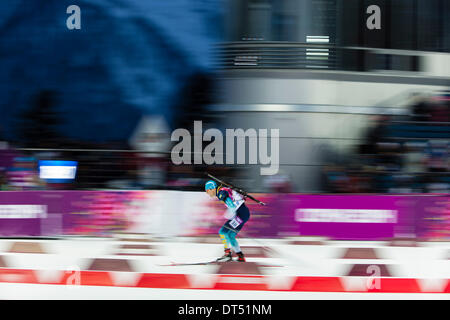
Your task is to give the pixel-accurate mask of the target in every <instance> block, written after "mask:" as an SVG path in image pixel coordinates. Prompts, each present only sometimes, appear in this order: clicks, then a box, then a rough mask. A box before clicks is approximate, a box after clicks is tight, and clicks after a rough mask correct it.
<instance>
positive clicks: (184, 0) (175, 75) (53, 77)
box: [0, 0, 222, 142]
mask: <svg viewBox="0 0 450 320" xmlns="http://www.w3.org/2000/svg"><path fill="white" fill-rule="evenodd" d="M72 4H75V5H78V6H79V7H80V8H81V30H68V29H67V27H66V20H67V18H68V17H69V14H67V13H66V8H67V7H68V6H69V5H72ZM221 22H222V3H221V1H217V0H71V1H66V0H31V1H30V0H3V1H1V2H0V112H1V117H0V125H1V126H2V127H3V131H4V135H5V136H6V137H7V138H9V139H12V138H14V137H17V134H18V133H17V128H18V125H17V123H18V122H17V121H18V115H19V114H20V113H21V112H23V110H25V109H26V108H29V107H30V101H31V99H32V98H33V96H34V95H36V94H37V93H38V92H39V91H41V90H44V89H50V90H55V91H56V92H57V105H56V107H57V109H58V111H59V112H61V113H62V115H63V117H64V121H65V122H66V124H65V125H64V126H61V132H62V134H64V135H68V136H69V137H71V138H75V139H85V140H90V141H97V142H102V141H109V140H121V139H125V138H126V137H127V136H128V135H129V134H130V133H131V132H132V130H133V128H134V126H135V125H136V123H137V121H138V119H139V117H140V115H141V114H142V113H146V114H163V115H164V116H165V117H166V118H167V120H168V121H169V123H170V120H171V119H172V118H173V116H174V114H175V113H176V112H179V111H177V110H174V108H173V106H174V105H175V104H176V100H177V99H180V97H179V95H178V93H179V91H180V88H181V87H182V86H184V85H185V82H186V81H187V79H188V77H189V76H190V75H191V74H194V73H196V72H203V71H206V72H208V71H210V70H211V65H212V61H211V50H210V49H211V46H212V45H213V44H214V42H215V41H218V40H221V33H222V32H221V30H222V25H221Z"/></svg>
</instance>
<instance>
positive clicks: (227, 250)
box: [217, 227, 232, 261]
mask: <svg viewBox="0 0 450 320" xmlns="http://www.w3.org/2000/svg"><path fill="white" fill-rule="evenodd" d="M228 231H229V230H228V229H226V228H225V227H222V228H220V230H219V236H220V239H221V240H222V243H223V246H224V250H225V254H224V255H223V256H222V257H220V258H219V259H217V261H231V259H232V258H231V249H230V243H229V241H228V239H227V232H228Z"/></svg>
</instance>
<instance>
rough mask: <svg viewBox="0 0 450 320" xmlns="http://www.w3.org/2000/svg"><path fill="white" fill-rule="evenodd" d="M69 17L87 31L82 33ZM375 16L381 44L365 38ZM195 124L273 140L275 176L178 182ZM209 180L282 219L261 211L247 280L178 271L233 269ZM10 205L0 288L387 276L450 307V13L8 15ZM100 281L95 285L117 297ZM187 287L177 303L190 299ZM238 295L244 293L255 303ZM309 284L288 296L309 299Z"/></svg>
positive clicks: (43, 9) (117, 4)
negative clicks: (448, 297)
mask: <svg viewBox="0 0 450 320" xmlns="http://www.w3.org/2000/svg"><path fill="white" fill-rule="evenodd" d="M71 5H76V6H78V8H79V9H80V12H79V13H80V16H79V18H80V20H79V21H80V26H79V28H75V29H70V28H68V23H69V24H70V23H72V22H73V21H72V20H71V16H72V15H73V14H74V12H69V13H68V12H67V8H68V7H69V6H71ZM371 5H375V6H378V8H379V9H380V15H379V21H378V22H379V26H380V28H375V29H370V28H369V27H368V20H370V19H369V18H370V17H371V16H372V15H373V13H368V12H367V8H368V7H369V6H371ZM71 21H72V22H71ZM369 25H370V24H369ZM194 121H202V128H203V132H204V131H205V130H207V129H209V128H216V129H218V130H220V132H222V133H223V134H224V135H225V130H226V129H238V128H241V129H244V130H247V129H256V130H258V129H269V132H270V129H278V130H279V134H280V139H279V162H278V163H276V165H277V166H279V171H278V173H277V174H276V175H272V176H264V175H261V174H260V169H261V167H262V166H261V165H260V164H251V165H249V164H234V165H229V164H212V165H206V164H205V163H203V164H182V165H175V164H174V163H173V162H172V159H171V151H172V148H173V147H174V145H175V144H176V142H174V141H171V135H172V132H174V130H176V129H178V128H183V129H186V130H188V131H189V132H190V133H191V138H192V139H195V138H196V137H197V136H195V134H196V133H195V132H194ZM244 139H245V138H244ZM244 141H245V140H244ZM203 146H206V143H205V142H203ZM224 150H225V148H224ZM249 152H250V150H249V148H248V147H247V149H246V159H250V154H249ZM189 157H190V159H191V160H192V161H191V163H193V160H194V155H193V153H192V154H189ZM247 162H249V161H247ZM263 167H264V166H263ZM206 171H208V172H210V173H212V174H214V175H215V176H217V177H220V178H222V179H223V180H225V181H228V182H231V183H233V184H235V185H237V186H239V187H241V188H243V189H245V190H246V191H248V192H249V193H252V194H254V195H255V197H257V198H258V199H260V200H262V201H264V202H266V203H267V204H268V205H267V206H265V207H262V206H259V205H257V204H256V203H253V202H251V201H247V203H248V206H249V208H250V211H251V212H252V219H251V220H250V221H249V223H248V224H247V225H246V227H245V228H244V231H243V233H240V236H241V237H242V238H243V245H244V246H243V248H244V251H245V252H246V253H248V255H247V256H248V259H247V260H248V263H246V264H244V266H240V267H237V266H236V265H233V264H232V266H231V267H228V266H226V267H225V266H221V267H218V268H217V270H215V271H211V270H212V269H211V270H210V269H208V268H203V269H199V268H201V267H193V268H190V269H177V270H178V271H176V272H174V271H173V269H170V268H169V269H167V267H162V266H161V263H168V261H167V260H168V259H175V260H177V259H181V260H182V261H185V262H186V261H187V262H193V260H196V259H198V260H199V261H202V260H204V261H206V260H210V258H211V257H216V256H217V257H218V256H219V255H221V254H222V251H223V248H222V245H221V244H220V241H219V238H218V236H217V231H218V229H219V228H220V226H221V225H222V224H223V223H224V218H223V216H222V215H223V211H224V209H225V207H224V206H223V204H222V203H219V202H218V201H211V200H210V199H209V198H208V197H207V196H206V195H205V193H204V192H202V191H203V190H204V183H205V181H206V180H207V177H206V176H205V172H206ZM0 189H1V192H0V236H1V237H2V238H6V239H2V240H1V241H0V282H5V281H6V282H8V281H10V280H8V279H19V280H17V281H16V280H14V281H15V282H21V281H22V280H20V279H22V278H21V277H22V276H23V277H25V278H24V279H25V280H26V281H30V282H29V283H34V282H33V281H35V280H29V279H30V278H29V277H28V276H30V275H29V274H28V273H26V272H28V271H26V272H25V271H20V272H19V271H17V270H16V269H20V270H22V269H27V270H28V269H30V270H31V269H33V270H34V269H36V270H40V271H42V270H47V271H52V270H60V271H61V270H65V269H67V268H69V269H67V270H73V269H70V268H72V267H70V266H73V265H76V266H77V268H78V269H79V270H81V272H83V270H94V271H101V272H103V271H107V272H110V271H111V272H116V271H128V272H144V273H146V272H149V271H148V270H152V272H157V273H158V272H159V273H177V272H178V273H183V272H185V273H213V274H214V273H215V274H226V275H230V274H231V275H232V274H235V275H242V274H247V275H248V274H250V275H255V274H256V275H258V277H261V279H263V277H266V276H267V275H270V276H273V275H276V276H317V277H324V276H325V277H336V276H337V277H341V276H342V277H344V278H345V279H348V278H346V277H354V276H355V277H366V276H368V272H367V270H368V269H367V266H369V265H370V266H372V265H374V264H375V265H377V266H379V267H380V268H381V269H380V270H381V276H382V277H396V278H402V277H403V278H410V280H411V279H413V280H411V281H416V280H414V278H423V277H428V278H432V279H435V278H436V279H437V280H439V281H441V280H442V281H441V282H439V281H438V282H439V283H438V284H437V287H436V286H434V287H433V286H432V289H429V290H431V291H433V290H434V291H433V292H444V291H445V290H446V291H445V292H447V293H448V292H450V282H449V281H448V279H450V274H449V273H448V272H449V270H450V268H449V265H448V263H449V262H450V260H448V257H449V256H448V252H449V251H448V250H449V247H448V241H449V240H450V201H449V192H450V2H449V1H447V0H370V1H369V0H170V1H159V0H158V1H157V0H33V1H29V0H3V1H2V2H1V3H0ZM72 236H77V237H78V236H92V237H93V239H92V238H90V240H86V242H83V241H79V239H78V238H77V239H78V241H72V240H71V239H70V238H69V237H72ZM23 237H25V238H27V239H28V240H25V241H19V240H20V239H17V238H23ZM30 237H31V240H30V239H29V238H30ZM103 237H107V238H108V239H109V241H107V242H102V241H101V239H102V238H103ZM305 237H320V238H318V239H317V238H315V239H313V240H311V239H309V240H308V239H307V240H306V241H304V240H305ZM49 238H50V239H61V238H63V239H64V240H65V241H53V242H52V240H48V239H49ZM255 238H259V239H261V238H265V239H273V242H271V243H270V244H267V241H266V242H262V244H261V242H258V241H257V240H255ZM399 238H400V239H402V241H403V240H405V239H406V240H407V241H406V242H402V243H401V244H398V242H396V240H398V239H399ZM46 239H47V240H46ZM334 240H339V241H345V240H350V241H352V242H332V241H334ZM277 241H278V242H277ZM327 241H328V242H327ZM330 241H331V242H330ZM367 241H384V242H383V243H374V242H370V243H369V242H367ZM408 241H409V242H408ZM426 241H428V244H423V243H424V242H426ZM432 241H436V242H437V241H443V242H444V243H443V244H440V245H437V247H434V244H433V243H434V242H433V243H432ZM190 242H191V243H190ZM189 243H190V244H189ZM264 243H266V244H264ZM419 243H420V244H419ZM208 244H214V246H208ZM269 246H270V248H269ZM274 246H275V249H274ZM390 246H394V247H395V246H412V247H414V246H417V247H419V248H413V250H414V251H408V250H406V251H405V250H403V249H404V248H400V249H399V248H390ZM425 247H426V248H425ZM409 249H411V248H409ZM251 250H253V251H251ZM271 250H272V251H271ZM274 250H275V251H274ZM35 253H41V254H42V253H43V254H45V253H56V254H58V256H57V258H56V256H53V258H49V257H50V256H44V257H45V258H42V259H40V258H39V255H36V254H35ZM77 259H78V260H77ZM83 259H84V260H83ZM346 259H347V260H346ZM348 259H351V260H348ZM364 259H366V260H368V261H366V260H364ZM374 259H379V260H374ZM383 259H385V260H383ZM170 261H173V260H170ZM299 261H300V262H299ZM306 261H307V262H306ZM7 268H13V269H11V270H12V271H11V270H9V269H7ZM222 268H225V269H222ZM227 268H228V269H227ZM229 268H231V269H229ZM233 268H235V269H233ZM180 270H181V271H180ZM8 272H9V273H8ZM24 272H25V273H24ZM30 272H31V271H30ZM50 273H51V272H50ZM2 274H3V275H5V274H6V275H11V274H14V275H15V277H16V278H14V277H13V278H11V277H10V278H5V277H2ZM96 275H97V276H98V277H100V278H95V277H94V276H93V274H92V273H86V274H84V275H82V279H85V280H82V281H87V283H91V284H94V285H108V286H109V285H111V281H112V280H111V279H109V278H105V277H106V275H104V274H100V273H96ZM53 276H55V277H56V278H58V277H57V276H56V273H55V274H53ZM97 276H96V277H97ZM104 276H105V277H104ZM172 276H174V275H172ZM30 277H31V276H30ZM33 277H34V276H33ZM83 277H86V278H83ZM102 277H103V278H102ZM108 277H109V276H108ZM143 277H144V278H145V277H146V276H143ZM144 278H142V279H144ZM175 278H176V279H175V280H173V281H175V282H170V281H172V280H170V281H169V282H165V283H164V285H167V283H169V287H168V288H172V289H173V288H178V289H179V288H185V287H186V286H187V285H186V284H185V283H184V282H182V283H181V284H173V283H178V282H176V281H178V280H179V279H178V278H177V277H175ZM5 279H6V280H5ZM27 279H28V280H27ZM32 279H34V278H32ZM37 279H38V280H36V281H37V282H39V281H41V280H42V279H43V278H42V279H41V278H39V277H38V278H37ZM58 279H59V278H58ZM61 279H62V280H61ZM61 279H59V280H54V281H56V282H51V281H53V280H51V281H50V280H48V278H45V281H44V280H42V281H44V282H45V283H49V281H50V283H59V284H67V283H68V282H67V281H68V280H67V275H66V276H65V277H63V278H61ZM86 279H87V280H86ZM105 279H106V280H105ZM145 279H147V278H145ZM145 279H144V280H142V281H143V282H142V284H141V286H143V287H151V288H154V286H156V288H159V287H157V285H155V284H154V283H155V282H152V281H158V280H154V279H153V278H152V279H153V280H152V281H150V280H145ZM177 279H178V280H177ZM270 279H272V278H270ZM273 279H275V281H272V280H273ZM273 279H272V280H270V281H272V282H277V281H278V280H276V279H278V278H273ZM436 279H435V280H436ZM25 280H23V281H25ZM125 280H126V279H125ZM241 280H242V279H241ZM241 280H239V279H234V281H235V282H234V284H233V285H234V287H232V289H233V288H234V289H236V290H241V289H242V288H244V287H245V288H247V287H246V286H248V285H250V286H252V285H255V282H254V281H255V280H254V279H251V281H247V282H246V283H245V282H243V283H239V281H241ZM14 281H13V282H14ZM26 281H25V282H26ZM42 281H41V282H40V283H42ZM58 281H59V282H58ZM90 281H91V282H90ZM136 281H137V280H136ZM183 281H184V280H183ZM224 281H225V280H224ZM236 281H237V282H236ZM242 281H243V280H242ZM252 281H253V282H252ZM292 281H294V280H292ZM302 281H310V280H304V279H303V280H302V279H300V280H298V281H297V282H295V283H294V284H293V286H291V287H290V285H289V284H288V285H287V288H291V289H290V290H294V291H295V290H297V291H303V290H305V287H304V286H303V285H304V284H305V282H302ZM311 281H312V280H311ZM320 281H322V280H320ZM333 281H334V280H333ZM342 281H344V280H342ZM345 281H346V280H345ZM364 281H365V280H364ZM408 281H409V280H408ZM219 282H220V281H219ZM219 282H217V283H218V284H217V283H216V285H217V288H219V289H220V288H225V289H227V288H228V287H226V284H223V283H222V284H221V283H219ZM127 283H128V282H127ZM139 283H140V282H139ZM277 283H278V282H277ZM280 283H281V282H280ZM280 283H278V284H280ZM321 283H322V282H321ZM352 283H353V282H352ZM172 284H173V286H172ZM291 284H292V283H291ZM353 284H354V283H353ZM222 285H223V287H222ZM259 285H260V284H257V287H254V290H269V289H267V288H269V287H270V286H269V287H258V286H259ZM310 285H311V287H308V288H309V289H308V290H306V291H314V290H315V289H316V282H314V281H313V282H311V283H310ZM334 285H335V282H331V285H330V288H329V290H331V291H333V290H334V291H345V290H347V289H348V287H345V288H346V289H345V288H344V289H345V290H344V289H343V287H339V288H337V289H336V287H334ZM383 285H384V282H383ZM130 286H131V285H130ZM211 286H213V285H211ZM261 286H262V285H261ZM264 286H265V285H264ZM324 286H325V285H324ZM194 287H195V286H194ZM197 287H198V286H197ZM200 287H202V286H200ZM362 287H364V285H363V286H362ZM164 288H166V287H164ZM255 288H256V289H255ZM261 288H263V289H261ZM264 288H265V289H264ZM277 288H278V287H277ZM292 288H293V289H292ZM327 288H328V287H327ZM352 288H353V287H352ZM383 288H386V287H383ZM388 288H391V289H385V290H388V291H389V290H393V292H403V291H401V290H412V291H411V292H422V291H423V290H425V289H423V288H425V287H420V288H421V289H420V288H419V287H418V285H417V283H416V282H414V283H413V285H411V286H410V287H408V288H409V289H405V288H406V287H405V285H404V282H402V283H400V284H398V285H397V284H392V286H391V287H388ZM411 288H414V289H411ZM16 289H17V288H16ZM228 289H229V288H228ZM366 289H367V288H366ZM366 289H364V290H366ZM369 289H370V288H369ZM369 289H367V290H369ZM422 289H423V290H422ZM36 290H41V289H36ZM108 290H109V289H108ZM245 290H247V289H245ZM251 290H253V289H251ZM277 290H278V289H277ZM282 290H285V289H282ZM326 290H328V289H326ZM352 290H353V289H352ZM354 290H356V289H354ZM358 290H360V289H358ZM358 290H356V291H358ZM370 290H371V289H370ZM396 290H397V291H396ZM399 290H400V291H399ZM421 290H422V291H421ZM427 290H428V289H427ZM0 291H1V290H0ZM350 291H351V290H350ZM1 292H3V293H1ZM1 292H0V298H2V297H7V298H10V297H11V296H9V295H6V292H10V293H11V292H13V291H7V290H6V291H5V290H4V291H1ZM15 292H21V291H15ZM30 292H31V291H30ZM108 292H113V291H108ZM2 294H4V295H5V296H2ZM17 294H18V293H17ZM39 294H40V293H39V292H37V293H36V294H35V295H34V296H33V294H32V293H30V295H31V296H33V297H38V296H40V295H39ZM104 294H107V293H104ZM70 296H72V295H70ZM119 296H122V297H123V295H122V293H121V294H120V295H119ZM246 297H248V296H246ZM93 298H95V296H93Z"/></svg>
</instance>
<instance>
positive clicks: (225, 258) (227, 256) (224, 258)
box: [216, 249, 233, 262]
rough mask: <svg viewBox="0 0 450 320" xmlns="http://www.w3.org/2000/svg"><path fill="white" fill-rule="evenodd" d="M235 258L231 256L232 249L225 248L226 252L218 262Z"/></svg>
mask: <svg viewBox="0 0 450 320" xmlns="http://www.w3.org/2000/svg"><path fill="white" fill-rule="evenodd" d="M231 260H233V258H232V256H231V250H230V249H225V254H224V255H223V256H222V257H220V258H219V259H217V260H216V262H227V261H231Z"/></svg>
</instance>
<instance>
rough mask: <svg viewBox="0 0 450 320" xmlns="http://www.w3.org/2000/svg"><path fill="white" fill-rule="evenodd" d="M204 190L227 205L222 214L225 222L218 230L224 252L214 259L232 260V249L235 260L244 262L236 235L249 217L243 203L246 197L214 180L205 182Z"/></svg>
mask: <svg viewBox="0 0 450 320" xmlns="http://www.w3.org/2000/svg"><path fill="white" fill-rule="evenodd" d="M205 191H206V193H207V194H208V195H209V196H210V197H211V198H215V197H217V198H218V199H219V200H220V201H222V202H223V203H224V204H225V205H226V206H227V211H226V212H225V214H224V216H225V218H226V219H227V222H225V224H224V225H223V226H222V228H220V230H219V235H220V239H221V240H222V243H223V245H224V247H225V254H224V255H223V256H222V257H221V258H219V259H217V260H216V261H217V262H226V261H232V260H233V259H232V251H234V252H235V254H236V255H237V256H238V259H237V261H239V262H245V257H244V254H243V253H242V251H241V248H240V247H239V243H238V242H237V240H236V235H237V234H238V233H239V231H241V229H242V227H243V226H244V224H245V223H246V222H247V221H248V220H249V219H250V211H249V210H248V208H247V206H246V205H245V198H246V197H245V196H244V195H242V194H240V193H238V192H236V191H235V190H233V189H231V188H226V187H222V186H218V185H217V183H216V182H215V181H214V180H209V181H208V182H206V184H205Z"/></svg>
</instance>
